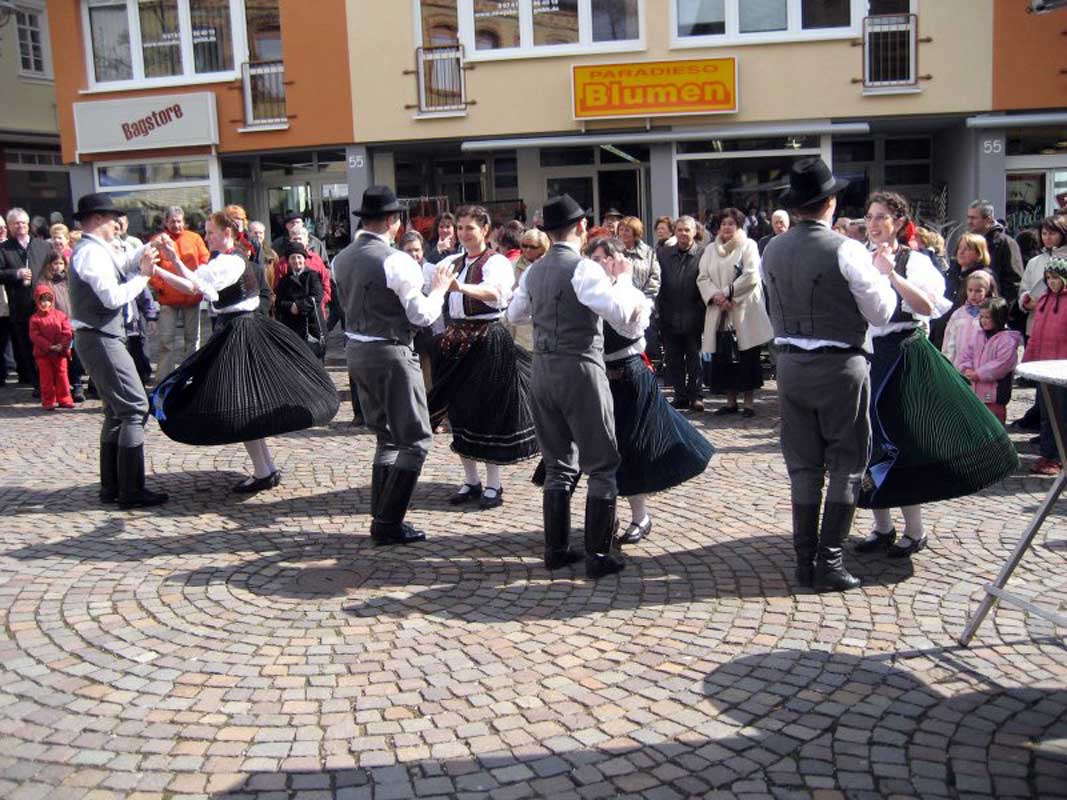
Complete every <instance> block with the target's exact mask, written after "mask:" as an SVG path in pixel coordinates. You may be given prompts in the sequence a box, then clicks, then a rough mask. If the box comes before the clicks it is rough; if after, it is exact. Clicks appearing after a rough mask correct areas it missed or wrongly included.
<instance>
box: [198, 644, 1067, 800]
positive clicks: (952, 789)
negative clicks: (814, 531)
mask: <svg viewBox="0 0 1067 800" xmlns="http://www.w3.org/2000/svg"><path fill="white" fill-rule="evenodd" d="M990 649H991V650H996V649H1006V648H1004V647H1002V648H990ZM945 652H948V651H945ZM987 655H988V654H987ZM994 655H996V654H994ZM979 657H980V658H981V657H983V656H979ZM999 657H1000V658H1003V657H1005V656H1004V654H1003V653H1001V654H999ZM890 658H893V657H890ZM894 660H896V661H900V662H901V663H906V662H904V661H903V660H901V659H899V658H895V659H894ZM916 666H917V667H918V668H919V669H922V670H923V672H924V674H932V675H933V676H934V678H935V683H933V684H932V685H931V684H927V683H924V682H923V681H922V680H920V679H919V677H917V675H916V673H915V672H913V671H911V670H905V669H901V668H899V667H897V666H894V663H893V661H891V660H890V659H889V658H887V659H882V658H879V657H867V658H862V657H857V656H852V655H847V654H837V653H825V652H818V651H807V652H800V651H793V650H778V651H771V652H768V653H763V654H759V655H747V656H743V657H741V658H738V659H735V660H733V661H729V662H726V663H725V664H723V665H722V666H721V667H719V668H717V669H715V670H714V671H713V672H711V673H710V674H708V675H706V676H703V677H701V676H700V675H699V674H692V673H682V674H681V675H678V676H677V680H676V681H675V690H674V691H673V693H672V698H671V699H670V700H668V701H665V702H671V703H673V704H674V705H675V706H676V708H677V710H676V712H675V713H674V715H673V716H671V719H674V720H677V724H673V726H671V725H670V723H668V727H663V726H662V722H663V720H661V721H660V724H657V725H653V726H652V727H644V726H642V725H641V724H634V725H629V726H616V727H621V728H622V729H624V730H628V731H629V732H624V733H620V734H619V735H617V736H616V737H615V738H613V739H609V740H606V741H604V742H602V743H601V744H599V745H595V746H583V745H582V744H580V742H579V741H578V740H577V739H576V738H573V737H570V736H560V737H556V738H555V739H553V740H549V741H546V742H535V743H533V744H531V745H528V746H526V747H524V748H515V749H514V750H511V751H504V752H495V753H494V752H490V753H486V754H483V755H470V754H469V750H467V747H466V743H464V742H463V741H462V740H460V741H458V742H456V743H455V747H456V748H458V749H459V750H461V751H463V750H466V751H467V752H468V755H466V756H463V757H458V756H457V757H453V758H441V759H431V758H427V759H423V760H417V761H410V762H408V763H404V764H393V765H391V766H381V767H368V768H362V769H360V768H356V769H340V770H321V771H319V770H309V771H299V770H293V771H288V772H263V773H254V774H249V775H246V776H244V777H242V778H239V779H236V780H234V782H233V785H230V786H225V787H224V788H217V789H216V790H215V792H214V794H213V795H212V796H213V797H215V798H218V799H219V800H243V798H253V797H266V796H268V795H266V794H265V793H267V792H271V791H274V792H280V793H282V794H280V795H278V796H287V795H286V794H285V793H286V792H287V791H294V790H295V791H299V790H309V791H310V790H315V789H318V790H322V791H328V792H332V793H333V794H332V795H329V796H334V797H349V798H368V799H369V798H371V797H375V798H377V797H393V798H399V797H429V796H435V797H457V796H462V797H470V798H481V797H532V796H536V797H554V798H555V797H560V798H563V797H583V798H586V797H588V798H601V797H603V798H606V797H622V796H627V797H705V796H709V795H710V793H712V792H720V793H721V795H719V796H723V797H729V796H738V795H743V794H749V793H751V794H752V795H753V796H754V795H757V794H758V795H766V796H775V797H798V798H799V797H804V798H809V797H813V796H817V795H819V794H822V795H823V796H827V797H830V796H844V797H850V798H853V797H854V798H861V797H871V798H874V797H886V796H894V795H895V796H901V797H924V798H931V797H936V798H942V797H944V798H956V797H965V796H970V797H994V796H995V797H998V798H1008V797H1012V798H1015V797H1018V798H1024V797H1025V798H1036V797H1052V796H1062V794H1063V789H1064V786H1065V785H1067V748H1064V746H1063V740H1064V738H1065V737H1067V689H1055V690H1050V689H1038V688H1034V689H1027V688H1004V687H999V686H991V687H988V688H985V689H982V690H980V691H968V685H967V683H966V682H961V681H960V679H959V676H958V675H956V674H955V673H954V672H953V669H952V662H951V660H949V661H948V663H944V662H942V659H941V657H940V655H939V653H938V652H937V651H930V652H929V653H925V654H923V656H922V663H920V664H917V665H916ZM638 717H640V715H639V714H638V715H636V716H634V717H633V721H635V722H636V721H637V720H638ZM620 721H621V720H620ZM657 729H658V730H657ZM390 758H391V756H390ZM261 793H263V794H261Z"/></svg>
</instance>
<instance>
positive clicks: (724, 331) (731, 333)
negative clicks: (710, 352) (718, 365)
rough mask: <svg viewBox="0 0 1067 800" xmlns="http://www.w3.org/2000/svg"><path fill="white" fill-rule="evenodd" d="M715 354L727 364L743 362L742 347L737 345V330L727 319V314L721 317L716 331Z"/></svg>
mask: <svg viewBox="0 0 1067 800" xmlns="http://www.w3.org/2000/svg"><path fill="white" fill-rule="evenodd" d="M715 354H716V355H717V356H719V358H720V359H721V360H723V361H725V362H726V363H727V364H740V363H741V348H740V347H738V346H737V331H735V330H734V329H733V327H732V326H730V324H729V323H728V322H727V321H726V315H725V314H722V315H721V316H720V318H719V329H718V330H717V331H716V332H715Z"/></svg>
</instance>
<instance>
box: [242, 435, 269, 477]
mask: <svg viewBox="0 0 1067 800" xmlns="http://www.w3.org/2000/svg"><path fill="white" fill-rule="evenodd" d="M245 450H247V451H248V457H249V458H251V459H252V475H253V476H254V477H256V478H266V477H267V476H268V475H270V474H271V473H272V472H274V462H273V461H272V460H271V457H270V450H269V449H268V447H267V443H266V441H265V440H263V439H255V440H253V441H251V442H245Z"/></svg>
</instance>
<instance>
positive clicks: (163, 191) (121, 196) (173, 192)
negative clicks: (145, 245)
mask: <svg viewBox="0 0 1067 800" xmlns="http://www.w3.org/2000/svg"><path fill="white" fill-rule="evenodd" d="M108 194H109V196H110V197H111V199H112V200H113V201H114V202H115V205H116V206H117V207H118V208H121V209H122V210H123V211H125V212H126V215H127V216H128V217H129V218H130V232H131V233H133V234H134V235H136V236H139V237H142V238H143V237H144V236H146V235H148V234H150V233H152V232H153V231H155V230H156V229H158V228H159V227H160V226H161V225H162V224H163V214H164V212H165V211H166V210H167V209H168V208H169V207H170V206H181V207H182V208H183V209H185V224H186V226H187V227H189V228H191V229H192V230H195V231H200V232H203V230H204V221H205V220H206V219H207V218H208V215H209V214H211V190H210V189H208V187H207V186H189V187H184V186H182V187H169V188H159V189H152V188H145V189H135V190H128V191H117V192H109V193H108Z"/></svg>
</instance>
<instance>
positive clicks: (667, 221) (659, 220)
mask: <svg viewBox="0 0 1067 800" xmlns="http://www.w3.org/2000/svg"><path fill="white" fill-rule="evenodd" d="M660 225H666V226H667V230H669V231H670V232H671V233H674V220H673V219H671V218H670V217H656V224H655V225H653V226H652V230H656V228H658V227H659V226H660Z"/></svg>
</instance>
